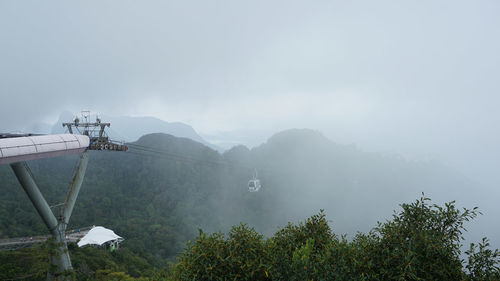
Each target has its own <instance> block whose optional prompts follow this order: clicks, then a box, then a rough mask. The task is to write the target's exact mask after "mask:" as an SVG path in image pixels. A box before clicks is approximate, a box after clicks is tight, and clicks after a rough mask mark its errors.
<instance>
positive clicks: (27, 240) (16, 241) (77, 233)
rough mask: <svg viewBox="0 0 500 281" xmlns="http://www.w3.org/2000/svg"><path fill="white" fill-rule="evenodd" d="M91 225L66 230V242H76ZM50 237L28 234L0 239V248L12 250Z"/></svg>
mask: <svg viewBox="0 0 500 281" xmlns="http://www.w3.org/2000/svg"><path fill="white" fill-rule="evenodd" d="M91 228H92V227H85V228H81V229H80V230H78V229H73V230H68V231H66V242H78V241H79V240H80V239H81V238H82V237H83V236H85V235H86V234H87V233H88V232H89V230H90V229H91ZM50 237H52V236H51V235H41V236H29V237H18V238H7V239H0V250H13V249H19V248H24V247H27V246H30V245H33V244H35V243H42V242H45V241H47V239H49V238H50Z"/></svg>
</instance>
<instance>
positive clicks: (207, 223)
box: [0, 129, 495, 264]
mask: <svg viewBox="0 0 500 281" xmlns="http://www.w3.org/2000/svg"><path fill="white" fill-rule="evenodd" d="M129 147H130V150H129V151H128V152H106V151H91V152H90V161H89V165H88V170H87V173H86V176H85V180H84V182H83V186H82V189H81V192H80V196H79V198H78V200H77V203H76V206H75V211H74V214H73V217H72V218H71V220H70V225H69V228H70V229H71V228H78V227H84V226H89V225H103V226H105V227H109V228H111V229H113V230H115V231H116V233H118V234H119V235H121V236H123V237H125V239H126V240H125V241H124V242H123V247H128V248H129V249H131V250H133V251H134V252H136V253H139V254H140V255H141V256H143V257H145V258H146V259H147V260H148V261H150V262H151V263H152V264H163V263H164V261H165V260H168V259H173V258H174V257H175V256H176V255H177V254H178V253H179V252H180V251H182V249H183V248H184V247H185V243H186V241H187V240H189V239H193V237H194V236H195V235H196V234H197V232H198V229H203V230H204V231H208V232H212V231H223V232H226V231H228V230H229V229H230V227H231V226H232V225H235V224H238V223H240V222H244V223H248V224H249V225H250V226H252V227H255V228H256V230H257V231H259V232H262V233H264V234H265V235H272V234H273V233H274V232H275V231H276V230H277V229H278V228H279V227H282V226H284V225H286V223H287V222H289V221H298V220H303V219H304V218H307V217H308V216H310V215H312V214H315V213H318V212H319V210H320V209H324V210H325V213H326V214H327V216H328V218H329V219H330V220H331V221H330V224H331V226H332V228H333V230H334V231H335V232H336V233H339V234H348V237H352V235H354V234H355V233H356V232H357V231H367V230H369V229H371V228H372V227H374V226H375V225H376V222H377V221H380V220H384V219H385V218H389V217H390V216H391V215H392V211H393V210H395V209H397V208H398V207H397V206H398V204H399V203H402V202H410V201H413V200H414V199H416V198H418V197H419V196H420V195H421V192H425V194H426V196H430V197H431V198H433V199H434V200H435V201H437V202H443V201H451V200H455V199H456V200H458V202H457V204H458V205H459V206H467V207H472V206H471V205H470V203H471V200H472V199H470V198H473V197H474V196H473V192H472V191H475V189H474V183H473V182H471V181H469V180H468V179H466V178H464V177H463V176H462V175H461V174H459V173H457V172H455V171H453V170H451V169H449V168H447V167H444V166H442V165H440V164H439V163H429V162H414V161H408V160H406V159H404V158H401V157H398V156H394V155H380V154H376V153H368V152H363V151H360V150H359V149H358V148H356V147H355V146H353V145H341V144H336V143H334V142H332V141H331V140H329V139H327V138H325V137H324V136H323V135H322V134H321V133H319V132H317V131H312V130H307V129H300V130H298V129H293V130H287V131H283V132H280V133H277V134H275V135H273V136H272V137H271V138H269V139H268V141H267V142H266V143H264V144H262V145H260V146H258V147H255V148H252V149H248V148H247V147H245V146H236V147H234V148H232V149H230V150H228V151H226V152H225V153H223V154H220V153H218V152H217V151H215V150H213V149H211V148H209V147H207V146H205V145H203V144H201V143H198V142H196V141H193V140H191V139H188V138H178V137H175V136H172V135H167V134H163V133H155V134H148V135H144V136H142V137H140V138H139V139H138V140H137V141H136V142H133V143H129ZM76 159H77V158H76V157H60V158H53V159H43V160H38V161H31V162H30V163H29V165H30V167H31V170H32V172H33V174H34V176H35V178H36V180H37V181H38V182H39V184H40V188H41V189H42V192H43V193H44V195H45V196H46V197H47V198H48V201H49V204H50V205H56V204H57V203H60V202H62V201H63V199H64V196H65V190H66V188H67V186H66V184H67V183H68V182H69V179H70V177H71V175H72V169H73V167H74V166H75V163H76ZM255 170H256V171H257V172H258V176H259V179H260V180H261V183H262V189H261V190H260V191H259V192H254V193H251V192H249V191H248V187H247V182H248V180H249V179H250V178H251V177H252V175H253V173H254V171H255ZM0 178H2V184H1V185H0V189H1V190H0V191H1V192H0V205H1V206H2V208H0V223H1V227H0V237H1V238H5V237H16V236H26V235H34V234H43V233H46V232H47V231H46V229H45V227H44V225H43V223H42V221H41V219H40V218H39V217H38V215H37V214H36V212H35V210H34V208H33V207H32V206H31V203H30V202H29V200H28V198H27V196H26V195H25V194H24V191H23V190H22V188H21V187H20V186H19V184H18V183H17V181H16V179H15V176H14V174H13V172H12V171H11V169H10V167H9V166H7V165H3V166H0ZM467 198H469V199H470V200H468V199H467ZM479 207H481V206H479ZM487 219H488V220H489V222H490V223H491V222H492V221H493V219H492V218H491V217H487ZM469 229H470V230H471V232H474V235H473V238H474V239H475V240H478V239H477V237H483V236H491V235H489V234H490V233H491V229H489V228H484V225H483V226H482V228H479V227H475V226H474V225H473V226H471V227H470V228H469ZM493 241H494V240H493ZM494 246H495V245H494Z"/></svg>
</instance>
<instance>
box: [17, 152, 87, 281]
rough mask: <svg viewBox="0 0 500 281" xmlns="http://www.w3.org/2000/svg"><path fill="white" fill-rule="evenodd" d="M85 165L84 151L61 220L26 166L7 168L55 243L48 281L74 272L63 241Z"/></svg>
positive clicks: (62, 277) (61, 278)
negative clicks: (54, 269)
mask: <svg viewBox="0 0 500 281" xmlns="http://www.w3.org/2000/svg"><path fill="white" fill-rule="evenodd" d="M87 163H88V152H87V151H85V152H83V153H82V155H81V156H80V160H79V163H78V167H77V168H76V170H75V173H74V175H73V178H72V180H71V182H70V185H69V187H68V192H67V194H66V200H65V202H64V205H63V212H62V215H61V216H58V217H56V216H55V215H54V213H53V212H52V210H51V209H50V206H49V204H47V201H46V200H45V198H44V197H43V195H42V193H41V192H40V189H39V188H38V186H37V184H36V182H35V180H34V178H33V175H32V174H31V171H30V169H29V167H28V164H26V162H19V163H13V164H10V166H11V167H12V170H14V173H15V174H16V177H17V179H18V181H19V183H21V185H22V187H23V189H24V191H25V192H26V194H27V195H28V197H29V199H30V200H31V202H32V203H33V206H34V207H35V209H36V210H37V212H38V214H39V215H40V217H41V218H42V220H43V222H44V223H45V225H46V226H47V228H48V229H49V232H50V234H51V235H52V237H53V238H54V239H55V242H56V245H57V246H56V250H55V251H54V253H53V254H52V257H51V263H52V264H53V265H54V266H55V268H56V271H55V272H48V275H47V279H48V280H64V279H67V278H66V277H65V275H64V273H67V272H69V271H71V270H72V269H73V267H72V266H71V259H70V257H69V253H68V246H67V244H66V241H65V236H66V226H67V225H68V222H69V218H70V217H71V213H72V212H73V207H74V206H75V202H76V198H77V197H78V193H79V192H80V187H81V186H82V182H83V178H84V176H85V171H86V169H87Z"/></svg>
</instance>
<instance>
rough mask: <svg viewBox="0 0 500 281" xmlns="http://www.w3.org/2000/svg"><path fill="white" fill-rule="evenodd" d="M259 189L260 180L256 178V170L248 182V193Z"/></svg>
mask: <svg viewBox="0 0 500 281" xmlns="http://www.w3.org/2000/svg"><path fill="white" fill-rule="evenodd" d="M260 188H261V184H260V180H259V178H258V174H257V169H256V170H255V173H254V175H253V178H252V179H251V180H249V181H248V191H250V192H257V191H259V190H260Z"/></svg>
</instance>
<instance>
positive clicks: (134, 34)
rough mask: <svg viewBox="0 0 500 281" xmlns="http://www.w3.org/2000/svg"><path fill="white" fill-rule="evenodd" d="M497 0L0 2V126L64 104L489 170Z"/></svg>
mask: <svg viewBox="0 0 500 281" xmlns="http://www.w3.org/2000/svg"><path fill="white" fill-rule="evenodd" d="M499 14H500V2H498V1H496V0H495V1H469V0H467V1H462V0H454V1H439V0H433V1H384V0H381V1H333V0H330V1H293V0H287V1H281V0H277V1H259V0H256V1H234V0H228V1H189V0H187V1H1V2H0V120H2V121H1V122H0V131H4V132H5V131H16V130H20V128H21V130H22V128H29V127H30V126H31V125H32V124H33V123H36V122H46V123H53V122H55V121H56V120H57V118H58V116H59V114H60V113H61V112H62V111H64V110H70V111H72V112H79V111H80V110H82V109H89V110H91V111H92V112H96V113H100V114H106V115H131V116H154V117H158V118H160V119H162V120H165V121H168V122H177V121H180V122H184V123H187V124H189V125H191V126H193V127H194V129H195V130H196V131H198V132H199V133H200V134H201V135H202V136H205V137H206V138H208V139H214V140H221V139H222V140H226V141H227V140H231V138H234V139H235V140H236V141H241V142H243V143H245V144H247V145H250V146H254V145H257V144H259V143H260V142H263V141H265V139H266V138H267V137H269V136H270V135H271V134H273V133H275V132H277V131H280V130H284V129H288V128H312V129H315V130H319V131H321V132H323V133H324V134H325V135H326V136H328V137H329V138H330V139H332V140H333V141H336V142H339V143H349V144H350V143H354V144H356V145H358V146H359V147H360V148H362V149H365V150H369V151H381V152H387V153H397V154H402V155H405V156H407V157H409V158H414V159H432V160H438V161H442V162H444V163H445V164H449V165H450V166H453V167H456V168H457V169H459V170H460V171H462V172H464V173H465V174H466V175H468V176H470V177H472V178H474V179H475V180H478V181H481V182H482V183H483V184H489V185H492V186H493V185H496V184H497V183H500V176H497V175H496V167H498V166H499V165H500V160H499V159H500V147H499V144H500V133H499V126H498V124H499V121H500V113H499V110H498V107H499V104H500V95H499V89H500V85H499V81H500V79H499V77H500V52H499V50H500V36H498V27H499V26H500V17H498V15H499Z"/></svg>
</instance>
